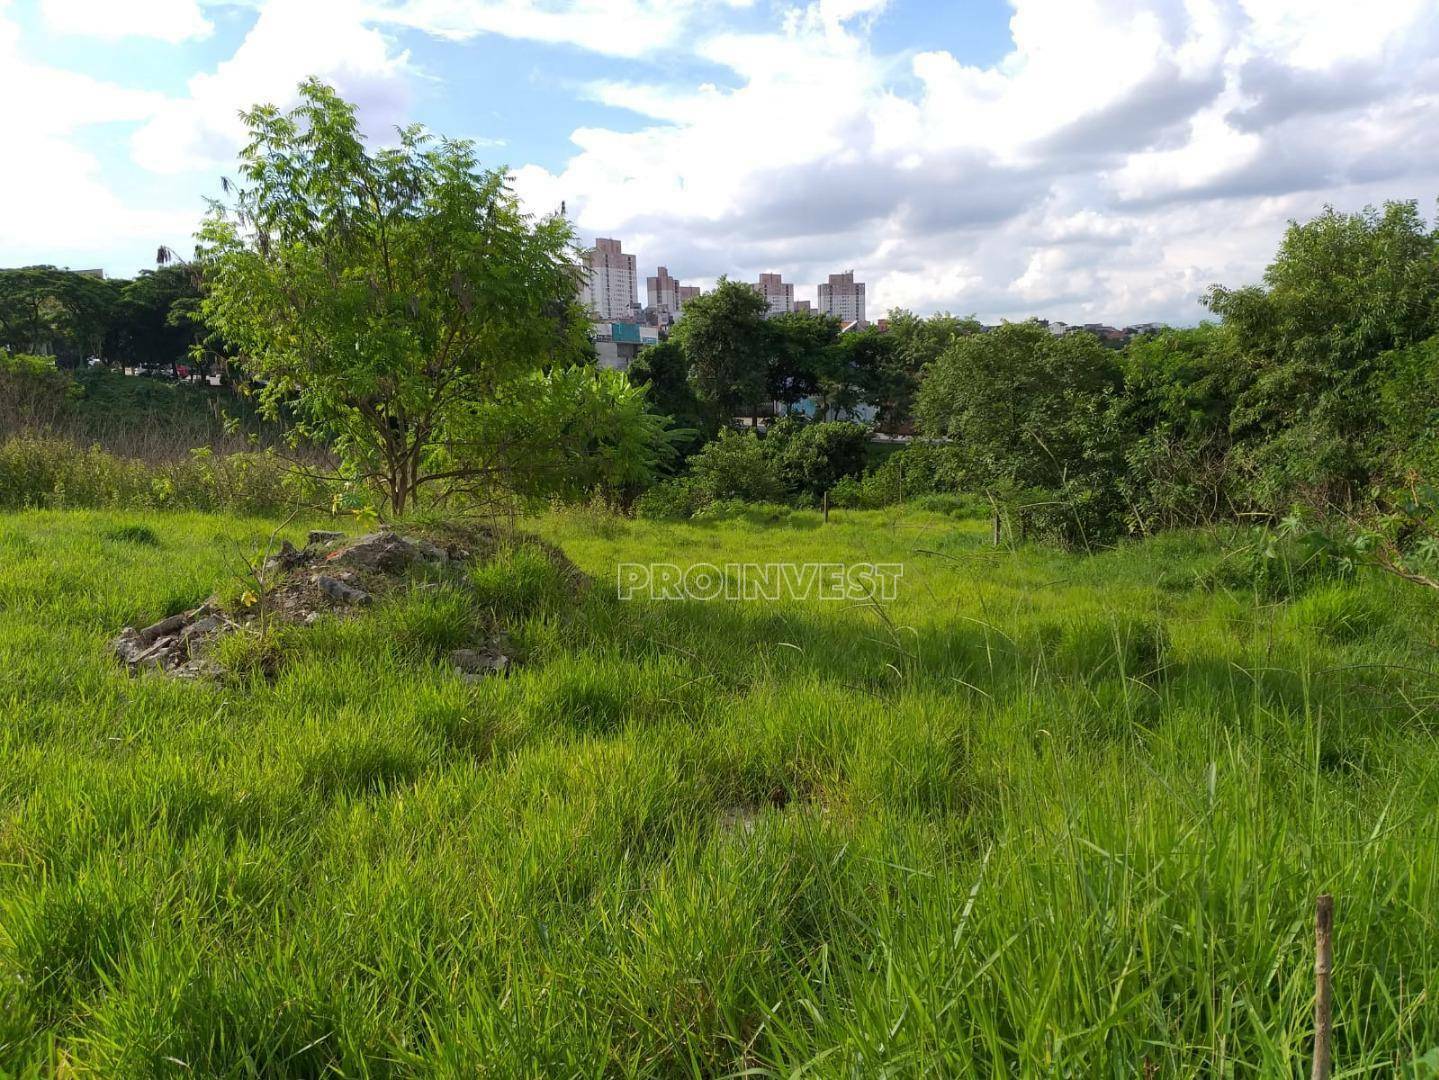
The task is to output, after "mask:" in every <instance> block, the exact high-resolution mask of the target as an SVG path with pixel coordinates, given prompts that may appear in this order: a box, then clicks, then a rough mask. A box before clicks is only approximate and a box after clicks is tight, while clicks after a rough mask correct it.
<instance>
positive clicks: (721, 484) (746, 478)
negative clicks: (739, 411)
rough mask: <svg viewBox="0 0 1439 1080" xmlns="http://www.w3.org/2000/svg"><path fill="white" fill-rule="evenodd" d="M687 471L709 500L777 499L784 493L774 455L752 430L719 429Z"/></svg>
mask: <svg viewBox="0 0 1439 1080" xmlns="http://www.w3.org/2000/svg"><path fill="white" fill-rule="evenodd" d="M690 474H691V476H693V478H694V482H695V484H696V485H698V487H699V488H700V489H701V490H702V491H703V492H704V493H705V495H706V497H707V499H709V500H716V499H749V500H751V501H754V502H778V501H779V500H781V499H783V498H784V495H785V487H784V481H783V480H782V479H781V477H780V473H779V468H778V466H777V465H776V463H775V460H774V455H773V454H772V453H771V452H770V450H769V449H768V448H767V447H766V446H765V440H761V439H760V438H758V437H757V436H756V435H755V434H754V433H753V432H748V431H747V432H738V431H734V430H733V429H729V428H727V429H725V430H724V431H721V432H720V437H719V438H718V439H716V440H715V441H714V442H712V443H709V444H708V445H707V446H705V448H704V449H703V450H701V451H700V452H699V453H698V454H696V455H695V456H694V457H692V458H690Z"/></svg>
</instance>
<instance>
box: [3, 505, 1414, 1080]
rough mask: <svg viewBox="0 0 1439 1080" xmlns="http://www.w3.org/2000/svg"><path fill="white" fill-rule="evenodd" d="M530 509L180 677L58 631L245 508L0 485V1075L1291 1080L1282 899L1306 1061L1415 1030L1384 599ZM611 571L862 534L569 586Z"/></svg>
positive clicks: (1189, 565)
mask: <svg viewBox="0 0 1439 1080" xmlns="http://www.w3.org/2000/svg"><path fill="white" fill-rule="evenodd" d="M531 525H532V527H533V528H535V529H536V530H537V531H539V532H540V533H541V534H542V535H544V536H545V537H547V538H548V539H550V540H552V541H554V542H556V543H558V544H559V545H561V546H562V547H563V548H564V550H565V551H566V553H567V554H568V555H569V556H570V558H572V559H573V560H574V561H575V562H576V563H578V564H579V565H580V567H581V568H582V569H584V570H585V571H587V572H588V573H590V574H591V575H592V576H593V578H594V579H595V581H596V583H597V584H596V587H595V588H594V589H593V590H592V591H591V592H590V593H588V594H587V595H584V596H581V597H578V598H577V597H575V596H574V595H573V594H572V592H571V591H570V590H569V589H568V588H567V587H566V585H565V583H564V582H563V581H562V580H561V578H560V576H559V574H558V571H556V570H555V569H554V568H553V567H551V566H549V565H547V564H546V563H545V562H544V561H543V560H538V559H536V558H534V557H533V550H532V549H519V550H518V551H515V552H507V553H506V554H505V555H504V556H503V557H502V558H501V559H500V560H499V561H498V562H496V563H489V564H480V565H477V566H475V567H473V568H472V569H471V570H470V572H469V574H468V575H467V578H466V581H465V583H464V585H463V586H450V587H442V588H427V589H423V590H417V591H416V592H415V593H413V594H411V595H410V596H408V597H405V598H402V599H398V600H393V601H390V602H387V603H383V604H381V605H379V606H378V607H377V608H376V609H375V610H374V612H373V613H372V614H370V615H368V616H366V617H365V618H363V619H360V620H356V621H351V622H337V621H329V620H327V621H324V622H321V623H320V624H318V625H316V626H314V627H310V628H306V629H304V630H303V631H301V632H298V633H293V634H287V635H285V636H284V637H283V639H282V640H281V642H280V648H281V649H282V651H283V654H284V655H283V663H282V664H280V665H279V666H278V669H277V671H278V673H277V674H276V675H275V677H274V678H273V679H272V680H271V679H266V678H265V677H263V676H260V675H256V676H254V677H250V678H232V679H229V680H226V681H224V682H220V683H199V684H195V683H182V682H175V681H171V680H165V679H160V678H154V677H142V678H130V677H128V676H126V675H125V674H124V673H123V672H122V671H120V670H119V669H118V668H117V667H116V666H115V665H114V664H113V663H112V662H111V661H110V659H109V657H108V655H107V653H106V642H107V640H108V638H109V637H110V636H111V635H113V633H114V632H116V631H117V630H118V629H119V628H120V627H121V626H124V625H126V624H133V623H141V622H145V621H148V620H150V619H153V618H156V617H158V616H160V615H162V614H166V613H169V612H171V611H177V610H182V609H183V608H184V607H186V606H189V605H194V604H197V603H199V602H200V601H201V600H203V599H204V598H205V597H206V596H208V595H209V594H210V593H211V592H213V591H215V590H217V589H221V590H223V589H224V588H225V587H226V585H227V582H231V581H233V579H234V577H235V575H236V574H237V573H238V570H239V567H240V562H239V559H238V555H239V554H240V553H245V554H253V552H254V549H255V548H256V547H257V546H258V545H261V544H263V543H264V542H265V541H266V540H267V539H268V538H269V536H270V533H271V531H272V530H273V529H274V523H267V522H264V521H256V520H254V519H245V518H229V517H220V516H205V515H170V516H167V515H161V514H119V513H54V512H47V513H26V514H18V515H12V516H9V517H0V670H3V671H4V672H5V678H4V680H3V681H0V763H3V765H0V1073H3V1072H4V1071H6V1070H8V1071H10V1072H14V1073H18V1074H26V1073H30V1074H35V1075H48V1074H51V1073H54V1072H56V1071H60V1070H61V1069H68V1068H74V1069H75V1070H77V1071H80V1072H82V1073H83V1072H84V1071H85V1070H90V1071H91V1072H93V1073H94V1074H95V1075H99V1076H106V1077H109V1076H124V1077H129V1076H150V1075H155V1076H159V1075H166V1076H173V1075H179V1074H182V1073H186V1072H188V1073H189V1074H190V1075H195V1076H245V1075H266V1076H284V1075H311V1076H313V1075H350V1076H360V1075H371V1076H385V1075H392V1076H405V1075H427V1076H429V1075H452V1076H473V1075H477V1074H479V1075H496V1076H515V1075H585V1076H590V1075H598V1074H611V1075H645V1076H674V1075H704V1076H723V1075H730V1074H736V1073H742V1072H745V1071H746V1070H749V1072H748V1075H767V1074H775V1075H789V1074H791V1073H795V1072H799V1071H802V1070H807V1071H808V1073H809V1074H810V1075H823V1076H839V1075H845V1076H849V1075H854V1076H872V1075H879V1074H881V1073H883V1072H886V1071H887V1072H888V1074H890V1075H976V1076H990V1075H993V1074H995V1073H997V1072H1017V1073H1023V1074H1031V1075H1032V1074H1036V1073H1040V1074H1048V1073H1055V1074H1068V1075H1076V1076H1089V1075H1100V1074H1104V1075H1114V1076H1128V1075H1133V1074H1135V1073H1142V1070H1143V1067H1144V1062H1145V1061H1146V1060H1148V1061H1149V1062H1151V1063H1152V1064H1153V1065H1154V1066H1155V1067H1156V1068H1157V1069H1158V1074H1159V1075H1161V1076H1172V1075H1183V1074H1187V1073H1194V1072H1202V1073H1209V1074H1229V1073H1233V1074H1237V1075H1265V1076H1268V1075H1291V1074H1294V1073H1296V1072H1298V1071H1300V1070H1301V1069H1302V1068H1305V1067H1307V1058H1308V1054H1309V1051H1310V1044H1309V1035H1310V1030H1311V1020H1312V1016H1311V1010H1312V988H1313V977H1312V962H1313V960H1312V945H1313V935H1312V918H1313V904H1314V898H1315V896H1316V895H1317V894H1318V893H1319V892H1322V891H1330V892H1332V893H1334V895H1335V897H1336V904H1337V913H1338V914H1337V920H1336V925H1337V932H1336V974H1335V1002H1336V1006H1335V1009H1336V1064H1337V1069H1336V1072H1337V1074H1338V1075H1346V1074H1351V1075H1352V1074H1359V1073H1364V1072H1378V1073H1380V1074H1388V1073H1389V1072H1392V1071H1394V1070H1395V1069H1396V1067H1402V1066H1403V1065H1404V1064H1405V1063H1408V1062H1410V1061H1412V1060H1413V1059H1414V1058H1415V1057H1416V1056H1417V1055H1419V1054H1422V1053H1424V1052H1425V1051H1427V1050H1429V1049H1430V1048H1431V1047H1434V1046H1436V1045H1439V1010H1436V1009H1435V1008H1434V1006H1433V1001H1434V997H1435V994H1436V993H1439V937H1436V934H1435V933H1434V930H1435V927H1434V925H1433V924H1434V921H1435V914H1434V913H1435V912H1436V910H1439V903H1436V901H1439V846H1436V844H1435V840H1436V831H1439V830H1436V825H1435V814H1434V807H1435V806H1436V803H1439V749H1436V747H1435V743H1434V738H1433V734H1432V730H1433V722H1434V721H1433V717H1434V711H1433V710H1434V703H1435V698H1434V689H1435V685H1436V680H1435V675H1434V671H1435V667H1434V664H1433V658H1432V644H1431V638H1432V634H1433V627H1434V618H1433V616H1434V609H1433V607H1432V605H1431V603H1430V602H1429V599H1428V597H1427V596H1423V595H1421V594H1419V593H1418V592H1412V593H1411V592H1406V591H1404V590H1403V589H1402V588H1401V586H1400V585H1399V584H1398V583H1395V582H1391V581H1388V580H1384V579H1379V578H1377V577H1376V578H1369V577H1361V578H1360V579H1358V580H1356V581H1353V582H1348V583H1346V582H1342V581H1327V582H1324V581H1321V582H1319V583H1317V584H1315V585H1314V586H1313V587H1311V588H1309V589H1308V590H1307V591H1304V592H1303V593H1301V594H1300V595H1297V596H1294V597H1292V598H1290V599H1288V600H1287V601H1285V602H1274V601H1272V600H1270V599H1267V598H1266V597H1264V596H1260V595H1256V594H1255V593H1254V592H1252V591H1248V592H1246V591H1245V590H1244V589H1243V588H1239V587H1233V583H1232V582H1230V585H1231V587H1230V588H1229V589H1228V590H1227V591H1226V590H1225V589H1215V588H1211V587H1204V586H1205V583H1206V582H1213V581H1215V580H1220V579H1221V577H1222V576H1216V575H1215V574H1214V573H1212V571H1213V569H1214V567H1215V565H1216V564H1218V563H1219V562H1220V560H1221V559H1223V558H1224V552H1225V548H1226V545H1227V544H1229V543H1231V542H1232V540H1233V538H1232V537H1224V536H1220V535H1216V534H1193V535H1174V536H1168V537H1163V538H1160V539H1159V540H1156V541H1151V542H1149V543H1146V544H1142V545H1134V546H1130V547H1126V548H1124V549H1121V550H1118V551H1114V552H1109V553H1105V554H1100V555H1095V556H1084V555H1070V554H1064V553H1060V552H1056V551H1052V550H1045V549H1038V548H1024V549H1020V550H1018V551H1010V550H995V549H993V548H991V547H989V546H988V545H987V539H988V525H987V523H985V522H973V521H962V520H954V519H950V518H946V517H942V516H939V515H935V514H925V513H919V512H916V511H895V512H889V513H881V512H872V513H859V512H844V511H839V512H835V513H833V514H832V517H831V521H830V523H829V524H828V525H825V524H823V523H822V522H821V520H820V516H819V514H818V513H803V512H801V513H795V514H790V515H785V516H781V517H778V518H777V519H775V520H765V519H764V516H763V515H755V518H754V519H753V520H736V521H723V522H714V523H687V524H683V525H661V524H655V523H645V522H634V521H626V520H620V519H614V518H609V517H604V516H597V515H594V514H590V513H569V514H557V515H552V516H549V517H546V518H544V519H541V520H539V521H536V522H532V523H531ZM286 535H290V536H291V538H292V539H294V538H302V537H303V527H300V526H295V527H293V528H292V529H291V530H290V531H289V532H288V533H286ZM651 560H653V561H656V562H674V563H680V564H684V563H688V562H700V561H703V562H710V563H716V564H724V563H726V562H740V563H769V562H776V561H795V562H800V563H803V562H834V561H840V562H859V561H869V562H901V563H903V564H904V566H905V571H904V576H903V578H902V579H901V582H900V586H899V596H898V598H897V599H896V600H895V601H894V602H893V603H890V604H887V605H884V606H883V608H882V609H877V608H875V607H874V606H873V605H865V604H850V603H838V602H833V601H829V602H826V601H817V600H812V601H808V602H792V601H781V602H777V603H771V602H754V603H734V602H713V603H707V604H701V603H679V602H669V603H665V602H653V603H640V602H629V603H621V602H619V601H617V600H616V599H615V598H614V593H615V588H614V585H615V580H616V579H615V567H616V565H617V564H618V563H620V562H634V561H644V562H648V561H651ZM1223 580H1226V581H1229V579H1228V578H1223ZM496 622H499V623H503V624H505V625H508V626H509V627H510V637H511V639H512V641H513V647H514V651H515V654H516V655H518V656H520V657H521V658H522V660H523V664H522V665H521V666H520V667H519V668H518V669H517V670H516V671H515V672H514V673H513V674H512V675H511V677H509V678H506V679H495V680H491V681H488V682H485V683H482V684H478V685H469V684H466V683H464V682H462V681H461V680H459V679H458V678H457V677H456V676H455V674H454V673H453V672H451V671H450V670H449V669H448V668H447V666H446V664H445V663H444V659H443V658H444V654H445V652H446V651H447V650H449V649H451V648H454V647H456V646H457V644H462V643H463V640H464V639H465V638H466V637H468V636H470V635H476V634H480V633H483V632H486V631H487V629H488V628H490V627H492V626H493V625H494V624H495V623H496Z"/></svg>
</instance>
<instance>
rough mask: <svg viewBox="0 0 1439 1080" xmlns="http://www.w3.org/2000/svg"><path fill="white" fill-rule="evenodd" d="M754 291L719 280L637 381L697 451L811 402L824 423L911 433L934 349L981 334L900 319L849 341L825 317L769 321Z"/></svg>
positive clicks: (637, 368)
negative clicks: (740, 424) (857, 421)
mask: <svg viewBox="0 0 1439 1080" xmlns="http://www.w3.org/2000/svg"><path fill="white" fill-rule="evenodd" d="M767 310H768V305H767V304H766V302H765V300H764V298H763V297H762V296H760V295H759V294H758V293H756V292H755V291H754V289H753V288H751V287H750V286H748V285H745V284H743V283H740V282H735V281H728V280H725V279H724V278H721V279H720V281H719V284H718V285H717V286H716V288H715V289H714V290H712V291H711V292H709V293H706V294H705V295H703V296H701V297H699V298H697V299H695V300H692V301H690V303H689V304H687V305H686V306H685V313H684V317H683V318H682V319H681V320H680V321H679V322H678V323H677V324H676V325H675V327H674V330H673V331H672V332H671V334H670V337H669V339H668V340H667V341H664V342H661V343H660V344H658V345H652V346H650V347H649V348H647V349H645V350H644V351H643V352H642V353H640V355H639V357H638V358H637V359H636V360H635V362H634V364H632V365H631V366H630V369H629V373H630V377H631V379H633V380H634V381H635V382H637V383H640V384H642V385H646V386H648V387H649V388H650V401H651V403H652V404H653V406H654V408H655V409H657V410H658V411H660V412H662V413H664V414H665V415H668V416H672V417H674V418H675V419H676V420H677V421H678V422H679V423H680V424H681V426H683V427H686V428H688V429H690V430H691V431H693V432H694V438H693V441H692V444H691V448H692V449H694V448H698V446H699V445H701V444H702V443H703V442H705V441H708V440H709V439H713V438H714V437H715V436H716V435H717V434H718V432H719V431H720V429H721V428H723V427H726V426H728V425H729V424H730V423H731V421H732V420H733V419H734V418H735V417H750V418H752V419H753V420H755V421H758V419H759V418H760V417H761V416H767V415H769V414H770V412H771V410H772V409H773V408H775V407H778V409H779V411H781V412H784V411H788V410H792V409H794V408H795V407H796V406H798V405H800V403H801V402H807V403H809V405H810V406H811V407H812V411H813V413H814V415H815V417H816V418H817V419H820V420H840V419H853V418H856V417H858V416H860V415H863V416H864V417H865V419H866V420H869V421H872V422H873V424H874V425H875V426H876V427H877V428H878V429H879V430H881V431H894V430H898V429H900V428H902V427H903V426H905V425H906V424H907V423H908V422H909V420H910V415H911V409H912V405H913V397H914V392H915V390H916V389H917V387H918V385H919V377H920V371H921V369H922V367H923V365H924V363H925V362H926V360H927V359H930V358H931V356H932V354H933V349H932V347H931V348H928V349H927V348H926V347H925V346H926V345H930V344H931V339H933V340H948V339H950V338H952V337H953V336H955V335H957V334H960V333H965V332H974V331H978V329H979V324H978V323H976V322H974V321H973V320H970V319H954V318H952V317H949V316H941V317H936V318H935V319H931V320H924V319H918V318H916V317H914V316H913V315H909V314H908V313H904V312H896V313H894V317H893V322H892V325H891V327H890V329H889V330H888V331H887V332H881V331H880V330H879V329H877V328H875V327H873V326H871V327H868V328H865V329H862V330H851V331H850V332H848V333H841V327H840V322H839V320H838V319H835V318H834V317H832V316H829V315H822V314H819V313H817V312H792V313H787V314H783V315H776V316H773V317H770V318H767V317H766V312H767Z"/></svg>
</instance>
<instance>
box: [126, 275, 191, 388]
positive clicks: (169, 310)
mask: <svg viewBox="0 0 1439 1080" xmlns="http://www.w3.org/2000/svg"><path fill="white" fill-rule="evenodd" d="M200 300H201V291H200V281H199V276H198V274H197V273H196V272H195V270H194V269H193V268H192V267H190V266H186V265H179V264H176V265H171V266H162V267H160V268H159V269H156V270H142V271H140V273H139V275H138V276H137V277H136V278H135V279H134V280H133V281H130V282H126V283H125V284H124V286H123V287H122V288H121V290H120V298H119V303H118V304H117V305H116V307H115V311H114V313H113V318H112V320H111V325H110V328H109V333H108V335H107V337H108V338H109V340H110V342H111V346H110V349H109V352H110V353H111V355H112V356H113V357H114V358H117V359H120V360H123V361H124V362H126V363H128V364H133V365H136V366H144V367H167V368H171V369H172V370H173V369H174V368H176V367H178V366H179V365H181V364H186V363H188V362H189V360H190V351H191V348H192V346H193V345H194V344H195V343H196V341H197V340H198V339H199V338H200V337H201V336H202V333H203V331H202V328H201V325H200V324H199V323H198V322H197V321H196V320H195V319H194V318H193V317H192V316H193V314H194V313H195V312H197V311H198V307H199V304H200Z"/></svg>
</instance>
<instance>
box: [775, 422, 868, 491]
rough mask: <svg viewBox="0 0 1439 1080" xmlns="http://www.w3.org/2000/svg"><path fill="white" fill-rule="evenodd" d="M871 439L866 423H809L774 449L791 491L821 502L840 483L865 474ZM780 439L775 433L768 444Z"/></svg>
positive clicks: (780, 470)
mask: <svg viewBox="0 0 1439 1080" xmlns="http://www.w3.org/2000/svg"><path fill="white" fill-rule="evenodd" d="M869 437H870V429H869V428H867V427H865V426H864V425H863V424H854V423H849V422H847V421H840V420H831V421H826V422H822V423H818V424H805V425H803V426H801V427H799V428H798V430H796V431H795V432H794V433H793V434H792V435H789V436H788V437H785V438H784V439H783V443H782V445H779V446H777V447H775V449H774V452H773V456H774V459H775V465H776V466H777V468H778V471H779V476H780V480H781V482H783V484H784V485H785V488H786V489H787V490H788V491H790V492H793V493H795V494H799V495H805V496H808V497H810V498H811V499H818V498H819V497H820V496H821V495H823V494H824V493H825V492H827V491H829V490H830V488H832V487H834V485H835V484H837V483H838V482H839V481H840V480H843V479H845V478H847V477H854V476H858V475H859V474H860V473H862V472H863V471H864V466H865V461H866V459H867V456H868V450H869ZM778 438H780V436H777V435H776V434H775V433H774V432H773V431H771V433H770V434H769V435H768V436H766V439H765V441H766V442H770V441H771V440H776V439H778Z"/></svg>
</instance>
